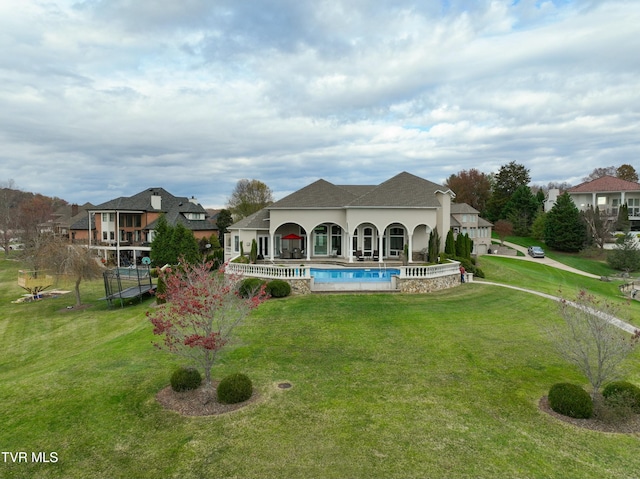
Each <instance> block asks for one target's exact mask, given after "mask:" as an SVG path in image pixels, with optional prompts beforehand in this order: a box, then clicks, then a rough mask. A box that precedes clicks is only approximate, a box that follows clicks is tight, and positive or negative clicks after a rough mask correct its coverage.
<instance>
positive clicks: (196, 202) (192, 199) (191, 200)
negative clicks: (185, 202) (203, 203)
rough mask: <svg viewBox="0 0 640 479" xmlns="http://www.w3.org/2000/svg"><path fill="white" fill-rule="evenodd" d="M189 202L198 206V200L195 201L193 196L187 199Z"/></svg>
mask: <svg viewBox="0 0 640 479" xmlns="http://www.w3.org/2000/svg"><path fill="white" fill-rule="evenodd" d="M189 202H191V203H193V204H194V205H197V204H198V200H197V199H196V197H195V196H192V197H191V198H189Z"/></svg>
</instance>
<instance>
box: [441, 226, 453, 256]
mask: <svg viewBox="0 0 640 479" xmlns="http://www.w3.org/2000/svg"><path fill="white" fill-rule="evenodd" d="M444 252H445V253H447V254H448V255H451V256H453V255H455V254H456V240H455V239H454V238H453V230H449V232H448V233H447V239H446V240H445V243H444Z"/></svg>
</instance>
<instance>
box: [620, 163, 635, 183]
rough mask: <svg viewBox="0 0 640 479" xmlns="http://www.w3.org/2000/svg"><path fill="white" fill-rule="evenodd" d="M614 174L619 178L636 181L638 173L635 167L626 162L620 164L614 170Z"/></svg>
mask: <svg viewBox="0 0 640 479" xmlns="http://www.w3.org/2000/svg"><path fill="white" fill-rule="evenodd" d="M616 176H617V177H618V178H620V179H621V180H627V181H634V182H637V181H638V173H636V169H635V168H634V167H633V166H631V165H628V164H624V165H620V166H619V167H618V169H617V170H616Z"/></svg>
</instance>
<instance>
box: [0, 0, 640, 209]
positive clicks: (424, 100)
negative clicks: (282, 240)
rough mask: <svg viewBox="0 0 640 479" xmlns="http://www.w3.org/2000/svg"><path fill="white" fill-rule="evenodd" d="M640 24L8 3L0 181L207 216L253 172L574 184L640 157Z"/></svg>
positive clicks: (180, 5)
mask: <svg viewBox="0 0 640 479" xmlns="http://www.w3.org/2000/svg"><path fill="white" fill-rule="evenodd" d="M638 23H640V4H638V3H637V2H630V1H614V0H611V1H606V0H603V1H580V2H577V1H576V2H565V1H557V2H552V1H545V2H540V1H539V0H520V1H519V2H512V1H498V0H493V1H489V0H486V1H461V0H449V1H447V2H442V3H440V4H438V3H436V2H413V1H401V0H395V1H384V2H375V3H374V4H372V3H371V2H365V1H350V2H346V1H337V0H335V1H333V0H332V1H329V0H328V1H325V2H320V3H318V2H300V1H293V0H292V1H288V2H274V1H272V0H271V1H268V0H264V1H257V2H236V1H232V0H228V1H220V2H215V3H212V2H208V1H205V0H188V1H186V0H185V1H184V2H174V1H169V0H167V1H164V2H158V1H157V0H154V1H150V0H138V1H131V0H113V1H108V2H107V1H100V0H86V1H82V2H77V3H76V2H73V1H62V0H58V1H55V0H54V1H36V2H23V1H18V0H12V1H9V2H3V3H1V4H0V47H1V48H0V110H1V111H3V115H1V116H0V146H1V148H0V181H7V180H9V179H13V180H15V182H16V184H17V185H18V186H20V187H21V188H23V189H25V190H29V191H37V192H40V193H43V194H48V195H52V196H59V197H62V198H65V199H67V200H69V201H76V202H82V203H83V202H85V201H92V202H102V201H106V200H108V199H111V198H113V197H116V196H121V195H129V194H134V193H137V192H138V191H140V190H142V189H144V188H147V187H150V186H162V187H164V188H166V189H167V190H169V191H171V192H172V193H174V194H176V195H184V196H191V195H195V196H196V197H198V198H199V199H200V200H201V201H202V202H203V204H205V205H206V206H222V205H223V204H224V203H225V201H226V199H227V198H228V196H229V195H230V193H231V191H232V189H233V186H234V185H235V182H236V181H237V180H238V179H240V178H243V177H249V178H257V179H259V180H261V181H264V182H265V183H267V184H268V185H269V186H270V187H271V188H272V189H273V190H274V192H276V195H278V194H286V193H288V192H290V191H292V190H294V189H296V188H298V187H301V186H304V185H306V184H307V183H309V182H310V181H314V180H315V179H317V178H325V179H327V180H328V181H334V182H336V183H353V184H358V183H378V182H381V181H384V180H385V179H387V178H389V177H391V176H393V175H395V174H396V173H398V172H399V171H402V170H406V171H410V172H412V173H415V174H418V175H421V176H424V177H426V178H428V179H430V180H433V181H444V179H446V178H447V177H448V176H449V175H450V174H452V173H456V172H458V171H460V170H462V169H469V168H472V167H473V168H479V169H481V170H482V171H485V172H492V171H496V170H497V169H498V168H499V167H500V166H501V165H502V164H505V163H507V162H509V161H512V160H515V161H517V162H519V163H522V164H524V165H525V166H527V167H528V168H530V169H531V176H532V178H533V180H534V182H536V183H539V184H544V183H546V182H548V181H574V180H575V179H576V178H578V179H579V178H582V177H583V176H585V175H587V174H588V173H589V172H590V171H591V170H592V169H593V168H595V167H600V166H609V165H620V164H622V163H629V164H632V165H634V162H635V161H636V158H637V156H638V154H637V153H638V144H639V141H640V140H638V138H637V131H638V127H639V126H640V125H639V123H640V119H639V118H638V114H637V111H638V108H637V106H638V105H639V104H640V101H639V100H640V93H639V92H640V88H638V87H639V84H638V83H639V79H640V75H639V73H640V71H639V70H640V57H638V55H637V52H638V51H639V50H640V48H639V47H640V39H639V38H638V35H637V33H636V32H637V25H638ZM635 166H637V167H639V168H640V165H637V164H636V165H635Z"/></svg>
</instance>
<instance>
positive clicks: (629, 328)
mask: <svg viewBox="0 0 640 479" xmlns="http://www.w3.org/2000/svg"><path fill="white" fill-rule="evenodd" d="M473 282H474V283H476V284H487V285H490V286H501V287H503V288H509V289H515V290H517V291H524V292H525V293H530V294H535V295H538V296H542V297H543V298H546V299H551V300H553V301H558V302H559V301H561V300H562V298H560V297H558V296H553V295H552V294H547V293H541V292H540V291H534V290H532V289H526V288H520V287H519V286H511V285H510V284H503V283H493V282H491V281H484V280H481V279H478V280H476V278H473ZM567 303H568V304H570V305H571V306H573V307H574V308H580V309H583V308H584V306H581V305H579V304H577V303H575V302H573V301H567ZM587 311H589V312H591V313H595V314H596V315H597V316H599V317H600V318H602V319H604V320H605V321H607V322H608V323H611V324H613V325H614V326H616V327H618V328H620V329H622V330H623V331H626V332H627V333H630V334H636V332H637V331H638V328H636V327H635V326H633V325H632V324H629V323H626V322H624V321H622V320H621V319H620V318H616V317H615V316H611V315H610V314H606V313H603V312H602V311H596V310H593V309H587Z"/></svg>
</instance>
